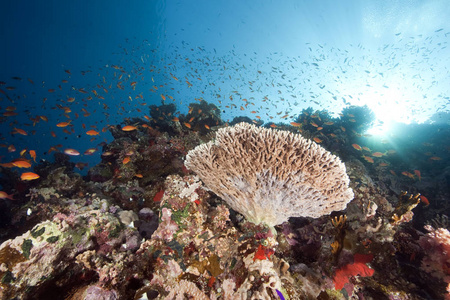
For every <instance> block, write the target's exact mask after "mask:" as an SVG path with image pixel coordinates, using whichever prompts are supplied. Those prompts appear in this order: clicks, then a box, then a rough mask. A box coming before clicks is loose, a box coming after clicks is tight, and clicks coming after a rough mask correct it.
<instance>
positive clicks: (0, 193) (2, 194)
mask: <svg viewBox="0 0 450 300" xmlns="http://www.w3.org/2000/svg"><path fill="white" fill-rule="evenodd" d="M0 199H9V200H15V199H14V198H13V194H11V195H8V193H6V192H4V191H0Z"/></svg>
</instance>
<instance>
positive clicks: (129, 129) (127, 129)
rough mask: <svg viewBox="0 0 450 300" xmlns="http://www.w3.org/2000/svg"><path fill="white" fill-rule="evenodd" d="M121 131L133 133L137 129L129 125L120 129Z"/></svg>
mask: <svg viewBox="0 0 450 300" xmlns="http://www.w3.org/2000/svg"><path fill="white" fill-rule="evenodd" d="M122 130H123V131H133V130H137V128H136V127H135V126H131V125H127V126H124V127H122Z"/></svg>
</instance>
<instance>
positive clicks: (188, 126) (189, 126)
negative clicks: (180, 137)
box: [183, 123, 191, 128]
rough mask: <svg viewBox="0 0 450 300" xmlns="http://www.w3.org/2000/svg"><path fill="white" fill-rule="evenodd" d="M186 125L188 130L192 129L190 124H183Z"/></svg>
mask: <svg viewBox="0 0 450 300" xmlns="http://www.w3.org/2000/svg"><path fill="white" fill-rule="evenodd" d="M183 124H184V126H186V127H187V128H191V124H189V123H183Z"/></svg>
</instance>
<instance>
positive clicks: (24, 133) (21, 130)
mask: <svg viewBox="0 0 450 300" xmlns="http://www.w3.org/2000/svg"><path fill="white" fill-rule="evenodd" d="M13 133H18V134H21V135H28V133H27V132H26V131H25V130H23V129H20V128H16V127H14V131H13Z"/></svg>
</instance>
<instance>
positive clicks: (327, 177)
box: [185, 123, 353, 228]
mask: <svg viewBox="0 0 450 300" xmlns="http://www.w3.org/2000/svg"><path fill="white" fill-rule="evenodd" d="M185 165H186V167H187V168H189V169H190V170H192V171H194V172H195V173H197V174H198V175H199V177H200V178H201V179H202V181H203V182H204V183H205V184H206V186H207V187H208V188H209V189H211V190H212V191H213V192H214V193H216V194H217V195H219V196H220V197H221V198H222V199H224V200H225V201H226V202H227V203H228V204H229V205H230V206H231V208H233V209H234V210H236V211H238V212H239V213H241V214H242V215H244V216H245V217H246V218H247V220H249V221H250V222H253V223H255V224H259V223H265V224H267V225H268V226H269V227H271V228H273V226H275V225H278V224H281V223H283V222H285V221H287V220H288V219H289V217H300V216H304V217H313V218H318V217H320V216H323V215H327V214H330V213H331V212H332V211H339V210H342V209H344V208H345V207H346V205H347V203H348V202H349V201H350V200H352V199H353V191H352V190H351V189H350V188H349V187H348V185H349V178H348V176H347V174H346V169H345V165H344V164H343V163H342V162H341V161H340V159H339V158H338V157H336V156H335V155H332V154H331V153H329V152H328V151H326V150H325V149H324V148H322V147H321V146H319V145H317V144H316V143H314V142H312V141H310V140H307V139H305V138H303V137H302V136H300V135H298V134H293V133H291V132H287V131H280V130H273V129H266V128H262V127H256V126H254V125H250V124H247V123H239V124H237V125H235V126H233V127H226V128H222V129H219V130H218V132H217V134H216V139H215V141H212V142H209V143H206V144H203V145H200V146H198V147H196V148H195V149H193V150H191V151H189V153H188V154H187V156H186V161H185Z"/></svg>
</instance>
